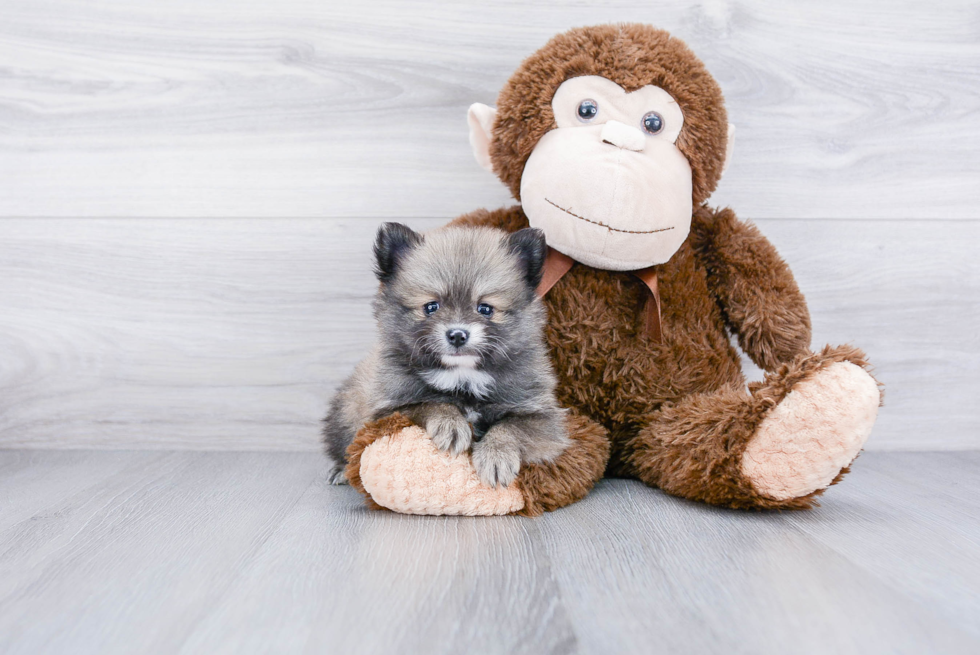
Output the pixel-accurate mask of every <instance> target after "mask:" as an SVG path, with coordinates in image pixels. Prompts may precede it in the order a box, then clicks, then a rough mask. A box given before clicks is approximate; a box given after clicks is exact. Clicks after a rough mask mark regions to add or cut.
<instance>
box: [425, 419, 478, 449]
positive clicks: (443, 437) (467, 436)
mask: <svg viewBox="0 0 980 655" xmlns="http://www.w3.org/2000/svg"><path fill="white" fill-rule="evenodd" d="M425 431H426V432H428V433H429V436H430V437H432V443H434V444H435V445H436V448H438V449H439V450H445V451H446V452H450V453H452V454H453V455H459V454H460V453H462V452H465V451H466V450H467V449H469V447H470V444H471V443H472V441H473V432H472V431H471V430H470V424H469V423H468V422H467V421H466V419H465V418H464V417H463V415H462V414H460V413H459V412H458V411H457V412H455V414H453V413H451V412H439V413H437V414H434V415H432V416H430V417H429V420H428V421H426V424H425Z"/></svg>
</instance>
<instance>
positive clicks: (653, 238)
mask: <svg viewBox="0 0 980 655" xmlns="http://www.w3.org/2000/svg"><path fill="white" fill-rule="evenodd" d="M691 197H692V184H691V166H690V164H688V161H687V158H686V157H684V155H683V154H681V152H680V150H678V149H677V148H676V147H675V146H674V144H673V143H670V142H668V141H665V140H655V139H651V138H647V137H646V136H644V135H643V133H642V132H640V131H639V130H638V129H636V128H632V127H629V126H627V125H625V124H622V123H619V122H616V121H610V122H608V123H606V124H604V125H595V126H588V127H584V126H583V127H576V128H567V129H562V128H559V129H556V130H552V131H550V132H548V133H547V134H545V135H544V137H542V139H541V141H539V142H538V145H537V147H536V148H535V149H534V152H533V153H531V156H530V158H529V159H528V161H527V164H526V166H525V167H524V175H523V177H522V178H521V201H522V205H523V207H524V213H525V214H526V215H527V217H528V220H529V221H530V223H531V226H532V227H537V228H541V229H542V230H544V233H545V237H546V238H547V240H548V245H549V246H551V247H552V248H554V249H555V250H558V251H559V252H562V253H564V254H566V255H568V256H569V257H572V258H573V259H576V260H578V261H580V262H582V263H584V264H588V265H589V266H594V267H596V268H604V269H610V270H617V271H626V270H633V269H638V268H645V267H647V266H652V265H654V264H662V263H664V262H666V261H667V260H668V259H670V258H671V256H672V255H673V254H674V253H675V252H676V251H677V249H678V248H680V246H681V244H682V243H684V240H685V239H686V238H687V235H688V232H689V231H690V227H691V214H692V211H693V203H692V200H691Z"/></svg>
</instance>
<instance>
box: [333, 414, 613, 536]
mask: <svg viewBox="0 0 980 655" xmlns="http://www.w3.org/2000/svg"><path fill="white" fill-rule="evenodd" d="M565 420H566V425H567V428H568V437H569V441H570V444H569V446H568V447H567V448H566V449H565V450H564V451H563V452H562V453H561V454H560V455H559V456H558V457H557V458H556V459H554V460H553V461H550V462H547V463H536V464H535V463H525V464H524V465H523V466H522V467H521V470H520V472H519V473H518V475H517V479H516V480H515V481H514V483H513V484H511V485H510V486H509V487H503V488H496V489H492V488H490V487H486V486H483V485H481V484H480V482H479V479H478V478H477V474H476V471H475V470H474V469H473V467H472V465H470V464H469V463H468V462H467V463H466V464H465V465H460V464H459V461H460V458H464V457H466V458H468V456H466V455H460V456H451V455H448V454H446V453H444V452H439V451H437V450H436V449H435V448H434V447H432V445H431V441H430V440H429V439H428V437H427V436H426V435H425V433H424V432H422V431H421V430H420V429H419V428H418V427H416V426H413V424H412V422H411V421H410V420H409V419H408V418H406V417H405V416H403V415H401V414H394V415H392V416H389V417H386V418H383V419H380V420H378V421H372V422H370V423H368V424H367V425H366V426H364V427H363V428H361V430H360V431H359V432H358V433H357V437H356V438H355V439H354V441H353V443H351V445H350V447H348V449H347V468H346V470H345V471H346V476H347V479H348V480H349V481H350V484H351V486H353V487H354V488H355V489H357V490H358V491H360V492H361V493H363V494H365V496H366V497H367V500H368V504H369V505H370V506H371V507H374V508H380V507H381V506H382V505H381V504H379V502H381V503H382V504H383V506H385V507H388V508H390V509H395V510H396V511H402V512H409V513H413V514H499V513H508V512H514V511H515V509H513V508H515V507H521V509H519V510H516V511H517V513H519V514H523V515H525V516H539V515H540V514H542V513H544V512H546V511H551V510H554V509H558V508H559V507H564V506H565V505H569V504H571V503H574V502H575V501H577V500H581V499H582V498H584V497H585V495H586V494H587V493H588V492H589V490H590V489H592V487H593V485H595V483H596V482H598V481H599V480H600V479H601V478H602V475H603V473H604V472H605V469H606V464H607V463H608V461H609V437H608V434H607V432H606V429H605V428H603V427H602V426H600V425H599V424H597V423H595V422H593V421H591V420H589V419H587V418H585V417H583V416H579V415H577V414H575V413H574V412H569V414H568V415H567V416H566V418H565ZM413 430H414V431H415V438H414V439H413V438H412V436H411V435H412V431H413ZM384 437H391V438H392V439H394V440H395V442H390V441H389V444H392V443H395V444H397V445H393V446H391V447H388V448H385V449H383V450H382V451H380V452H381V453H382V454H381V455H380V460H379V459H378V456H375V457H374V458H373V459H372V458H371V457H370V456H369V458H368V459H369V460H371V461H373V464H369V466H368V467H367V468H368V469H369V471H368V475H369V476H370V477H371V479H372V480H373V481H374V482H373V483H372V482H371V481H370V480H369V481H367V483H366V482H365V481H364V480H362V478H361V473H362V471H361V462H362V457H363V456H364V454H365V452H366V451H367V450H369V449H370V448H371V447H373V444H374V443H375V442H376V441H379V440H382V439H384ZM400 437H408V438H407V439H404V438H400ZM419 438H421V439H422V440H423V442H424V443H427V444H429V446H428V448H429V450H428V451H426V450H425V448H419V447H418V446H417V444H418V443H419V442H418V439H419ZM413 444H416V445H413ZM460 466H462V468H463V469H468V473H467V471H466V470H461V469H460ZM379 476H380V477H379ZM470 482H472V484H470ZM371 486H374V487H375V488H376V489H381V490H383V491H385V490H386V491H385V493H386V494H387V495H388V496H391V494H390V493H387V492H388V491H392V489H393V490H394V491H393V493H394V496H396V498H394V502H388V501H391V500H392V498H388V499H387V500H380V499H379V500H375V499H374V498H373V497H372V495H371V494H372V493H373V492H370V491H369V490H368V489H367V488H366V487H371ZM515 494H516V497H517V499H519V500H521V501H522V502H519V503H513V502H512V500H513V496H514V495H515ZM385 503H387V504H385ZM501 507H506V509H504V510H503V511H502V512H501V511H500V508H501Z"/></svg>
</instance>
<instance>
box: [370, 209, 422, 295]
mask: <svg viewBox="0 0 980 655" xmlns="http://www.w3.org/2000/svg"><path fill="white" fill-rule="evenodd" d="M421 243H422V235H421V234H419V233H418V232H415V231H413V230H412V228H410V227H407V226H405V225H402V224H401V223H385V224H384V225H382V226H381V227H379V228H378V236H377V237H375V240H374V258H375V267H374V274H375V275H377V276H378V279H379V280H381V281H382V282H388V281H389V280H391V278H393V277H395V273H396V272H397V271H398V264H399V263H400V262H401V260H402V259H403V258H404V257H405V255H406V254H408V252H409V251H410V250H412V248H415V247H416V246H418V245H420V244H421Z"/></svg>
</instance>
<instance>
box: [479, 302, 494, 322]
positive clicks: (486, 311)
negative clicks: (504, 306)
mask: <svg viewBox="0 0 980 655" xmlns="http://www.w3.org/2000/svg"><path fill="white" fill-rule="evenodd" d="M476 311H478V312H479V313H481V314H483V315H484V316H486V317H487V318H489V317H491V316H493V307H491V306H490V305H488V304H487V303H485V302H481V303H480V304H479V305H477V306H476Z"/></svg>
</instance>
